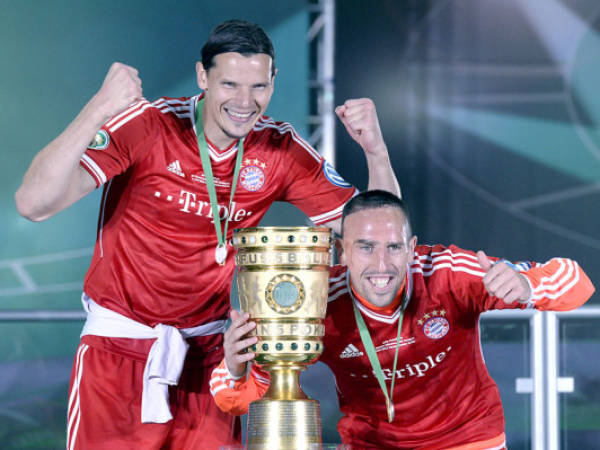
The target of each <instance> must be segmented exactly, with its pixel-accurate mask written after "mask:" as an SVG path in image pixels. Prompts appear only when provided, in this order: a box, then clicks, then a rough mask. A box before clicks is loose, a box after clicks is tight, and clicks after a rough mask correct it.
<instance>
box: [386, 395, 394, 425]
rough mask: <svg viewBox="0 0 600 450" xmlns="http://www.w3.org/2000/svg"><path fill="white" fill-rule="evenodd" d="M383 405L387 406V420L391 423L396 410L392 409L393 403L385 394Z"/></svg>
mask: <svg viewBox="0 0 600 450" xmlns="http://www.w3.org/2000/svg"><path fill="white" fill-rule="evenodd" d="M385 406H387V413H388V422H389V423H392V422H393V421H394V416H395V412H396V411H395V410H394V404H393V403H392V402H391V401H390V399H389V398H388V397H387V396H386V397H385Z"/></svg>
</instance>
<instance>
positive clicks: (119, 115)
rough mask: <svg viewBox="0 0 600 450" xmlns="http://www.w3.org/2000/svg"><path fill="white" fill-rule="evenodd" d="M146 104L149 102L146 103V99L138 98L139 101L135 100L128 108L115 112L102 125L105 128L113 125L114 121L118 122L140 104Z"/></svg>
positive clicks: (138, 107)
mask: <svg viewBox="0 0 600 450" xmlns="http://www.w3.org/2000/svg"><path fill="white" fill-rule="evenodd" d="M147 104H149V103H148V100H146V99H143V100H140V101H139V102H135V103H134V104H132V105H131V106H130V107H129V108H127V109H125V111H123V112H121V113H119V114H117V115H116V116H114V117H113V118H112V119H110V120H109V121H108V122H106V123H105V124H104V125H105V126H106V128H110V127H111V126H113V125H114V124H115V123H117V122H119V121H120V120H121V119H123V118H124V117H127V116H128V115H129V114H131V113H132V112H134V111H137V110H138V109H140V108H141V107H142V106H144V105H147Z"/></svg>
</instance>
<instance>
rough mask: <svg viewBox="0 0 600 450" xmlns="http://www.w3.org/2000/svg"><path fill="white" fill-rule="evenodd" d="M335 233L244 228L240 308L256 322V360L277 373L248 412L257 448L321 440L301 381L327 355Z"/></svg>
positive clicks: (239, 238) (237, 242)
mask: <svg viewBox="0 0 600 450" xmlns="http://www.w3.org/2000/svg"><path fill="white" fill-rule="evenodd" d="M331 242H332V237H331V230H330V229H329V228H315V227H263V228H243V229H237V230H235V231H234V234H233V246H234V247H235V248H236V250H237V253H236V265H237V267H238V275H237V282H238V294H239V299H240V307H241V310H242V311H243V312H247V313H248V314H249V315H250V318H251V320H253V321H254V322H255V323H256V328H255V329H254V330H253V332H252V334H253V335H255V336H257V337H258V342H257V343H256V345H254V346H253V347H252V351H253V352H254V354H255V358H254V359H255V361H256V362H257V363H258V364H259V365H261V366H262V367H263V369H265V370H267V371H268V372H269V373H270V375H271V383H270V386H269V389H268V390H267V392H266V393H265V395H264V396H263V398H262V399H260V400H258V401H256V402H252V403H251V404H250V408H249V411H248V429H247V443H248V448H251V449H263V448H264V449H273V448H277V449H308V448H315V447H314V446H315V445H317V446H318V445H319V444H320V442H321V415H320V409H319V404H318V402H317V401H316V400H312V399H309V398H308V397H307V396H306V395H305V394H304V392H302V390H301V389H300V384H299V382H298V376H299V374H300V372H301V371H302V370H304V369H305V368H306V367H307V366H308V365H309V364H312V363H314V362H315V361H316V360H317V359H318V357H319V356H320V355H321V353H322V352H323V342H322V337H323V334H324V331H325V327H324V324H323V320H324V318H325V312H326V307H327V297H328V290H329V271H328V267H329V266H330V263H331Z"/></svg>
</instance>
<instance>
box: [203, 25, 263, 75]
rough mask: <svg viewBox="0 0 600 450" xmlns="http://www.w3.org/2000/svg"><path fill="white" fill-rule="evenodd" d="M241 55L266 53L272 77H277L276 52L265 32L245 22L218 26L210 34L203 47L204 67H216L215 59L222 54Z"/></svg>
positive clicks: (206, 68) (205, 68)
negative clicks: (268, 57)
mask: <svg viewBox="0 0 600 450" xmlns="http://www.w3.org/2000/svg"><path fill="white" fill-rule="evenodd" d="M229 52H233V53H240V54H242V55H244V56H249V55H254V54H256V53H264V54H265V55H269V56H270V57H271V60H272V72H271V75H275V50H273V44H272V43H271V40H270V39H269V36H267V33H265V32H264V30H263V29H262V28H261V27H259V26H258V25H256V24H255V23H252V22H246V21H245V20H237V19H233V20H228V21H226V22H223V23H221V24H219V25H217V26H216V27H215V28H213V30H212V31H211V32H210V35H209V36H208V39H207V40H206V43H205V44H204V46H203V47H202V65H203V66H204V70H206V71H207V72H208V70H209V69H210V68H211V67H212V66H213V65H214V64H213V59H214V57H215V56H217V55H219V54H221V53H229Z"/></svg>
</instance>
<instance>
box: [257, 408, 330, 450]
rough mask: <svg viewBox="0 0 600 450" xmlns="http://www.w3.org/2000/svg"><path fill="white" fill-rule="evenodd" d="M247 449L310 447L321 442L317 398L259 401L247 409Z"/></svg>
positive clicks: (292, 449) (304, 449) (312, 447)
mask: <svg viewBox="0 0 600 450" xmlns="http://www.w3.org/2000/svg"><path fill="white" fill-rule="evenodd" d="M247 443H248V449H249V450H263V449H265V450H266V449H269V450H272V449H281V450H309V449H315V448H319V445H320V444H321V409H320V408H319V402H318V401H317V400H311V399H307V400H259V401H256V402H252V403H250V408H249V410H248V428H247Z"/></svg>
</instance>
